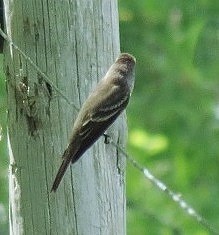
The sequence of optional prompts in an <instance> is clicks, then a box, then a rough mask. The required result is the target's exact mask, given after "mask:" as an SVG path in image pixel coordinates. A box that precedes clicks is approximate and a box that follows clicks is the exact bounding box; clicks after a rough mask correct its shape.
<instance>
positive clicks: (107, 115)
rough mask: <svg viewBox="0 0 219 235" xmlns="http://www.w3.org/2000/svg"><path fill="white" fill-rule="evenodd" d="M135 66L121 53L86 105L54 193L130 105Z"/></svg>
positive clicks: (76, 121) (66, 154)
mask: <svg viewBox="0 0 219 235" xmlns="http://www.w3.org/2000/svg"><path fill="white" fill-rule="evenodd" d="M135 64H136V59H135V57H134V56H133V55H131V54H128V53H121V54H120V55H119V56H118V58H117V59H116V60H115V62H114V63H113V64H112V65H111V67H110V68H109V70H108V71H107V73H106V75H105V76H104V77H103V78H102V79H101V80H100V82H99V83H98V84H97V86H96V88H95V89H94V90H93V91H92V92H91V94H90V95H89V96H88V98H87V99H86V101H85V102H84V104H83V105H82V107H81V109H80V111H79V113H78V116H77V118H76V120H75V122H74V125H73V130H72V133H71V136H70V141H69V144H68V147H67V149H66V150H65V151H64V153H63V156H62V164H61V166H60V167H59V170H58V173H57V175H56V177H55V180H54V182H53V185H52V188H51V192H52V191H54V192H55V191H56V190H57V188H58V186H59V184H60V182H61V180H62V178H63V176H64V174H65V172H66V170H67V168H68V166H69V165H70V163H72V164H73V163H75V162H76V161H77V160H78V159H79V158H80V157H81V156H82V155H83V154H84V152H85V151H86V150H87V149H88V148H90V147H91V146H92V145H93V144H94V143H95V142H96V141H97V140H98V138H99V137H100V136H101V135H103V134H104V132H105V131H106V130H107V128H108V127H109V126H110V125H111V124H112V123H113V122H114V121H115V120H116V118H117V117H118V116H119V115H120V114H121V113H122V111H123V110H124V109H125V108H126V106H127V105H128V102H129V98H130V96H131V93H132V90H133V87H134V81H135Z"/></svg>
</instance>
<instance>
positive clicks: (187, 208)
mask: <svg viewBox="0 0 219 235" xmlns="http://www.w3.org/2000/svg"><path fill="white" fill-rule="evenodd" d="M0 35H1V36H2V37H3V38H4V39H5V40H6V41H7V42H8V43H9V44H10V45H12V46H13V48H14V49H15V50H17V51H18V52H19V53H20V54H21V55H22V56H23V57H24V59H26V60H27V61H28V62H29V63H30V65H32V66H33V68H34V69H36V71H37V72H38V73H39V74H40V75H41V76H42V77H43V79H44V80H45V81H46V82H48V83H49V84H50V85H51V86H52V87H53V88H54V90H56V91H57V92H58V93H59V94H60V95H61V96H62V97H63V98H64V99H65V100H66V101H67V103H68V104H69V105H73V107H74V108H75V109H76V110H77V111H78V110H79V108H78V107H77V106H76V105H75V104H74V103H72V102H70V101H69V99H68V98H67V97H66V96H65V95H64V94H63V92H62V91H61V90H60V89H59V88H58V87H57V86H56V85H55V84H53V83H52V82H51V80H50V78H49V77H48V76H47V75H46V74H45V73H43V72H42V71H41V69H40V68H39V67H38V66H37V65H36V64H35V63H34V62H33V61H32V60H31V59H30V58H29V57H28V56H27V55H26V54H25V53H24V52H23V51H22V50H21V49H20V48H19V47H18V46H16V45H15V44H14V43H13V42H12V40H10V39H9V37H8V36H7V35H6V34H5V33H4V32H3V31H2V29H1V28H0ZM103 136H104V137H105V138H106V137H108V136H107V135H105V134H104V135H103ZM107 142H108V141H107ZM109 142H110V143H111V144H112V145H113V146H114V147H116V148H117V149H118V150H119V151H120V152H121V153H122V154H123V155H124V156H125V157H126V159H127V160H128V161H129V162H130V163H131V165H133V166H134V167H135V168H136V169H137V170H139V171H140V172H142V173H143V175H144V177H145V178H146V179H148V180H149V181H150V182H151V183H152V184H153V185H155V186H156V187H157V188H158V189H160V190H161V191H163V192H165V193H166V194H167V195H168V196H169V197H170V198H171V200H173V201H174V202H176V203H177V204H178V205H179V206H180V208H182V209H183V210H184V211H185V212H186V213H187V214H188V215H189V216H191V217H193V218H195V220H196V221H197V222H198V223H200V224H201V225H202V226H204V227H205V228H206V229H207V230H208V231H209V232H211V233H212V234H215V235H219V232H218V231H217V230H216V229H215V228H214V227H213V226H212V225H210V224H209V222H208V221H207V220H206V219H205V218H203V217H202V216H201V215H199V214H198V213H197V212H196V211H195V210H194V209H193V208H192V207H191V206H190V205H189V204H188V203H187V202H186V201H185V200H184V199H183V198H182V196H181V194H178V193H175V192H173V191H172V190H171V189H169V187H167V186H166V185H165V184H164V183H163V182H162V181H160V180H158V179H157V178H156V177H155V176H154V175H153V174H152V173H151V172H150V171H149V170H148V169H147V168H146V167H143V166H142V165H141V164H139V163H138V162H137V161H136V160H134V158H132V157H130V155H128V153H127V152H126V151H125V150H124V149H123V148H122V147H121V146H119V145H118V144H117V143H115V142H114V141H113V140H112V139H111V138H110V141H109Z"/></svg>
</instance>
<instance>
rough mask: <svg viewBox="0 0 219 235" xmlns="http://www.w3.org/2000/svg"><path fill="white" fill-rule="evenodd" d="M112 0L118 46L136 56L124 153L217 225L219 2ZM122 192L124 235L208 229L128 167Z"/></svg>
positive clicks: (198, 231)
mask: <svg viewBox="0 0 219 235" xmlns="http://www.w3.org/2000/svg"><path fill="white" fill-rule="evenodd" d="M119 3H120V37H121V50H122V51H124V52H130V53H133V54H134V55H135V56H136V57H137V71H136V86H135V89H134V92H133V96H132V99H131V104H130V105H129V107H128V122H129V152H130V153H131V154H132V155H133V156H135V158H137V159H138V161H139V162H141V163H142V164H144V165H145V166H147V167H148V168H149V169H151V170H152V172H153V173H154V174H155V175H156V176H157V177H158V178H160V179H161V180H163V181H164V182H165V183H167V185H169V186H170V187H171V188H173V189H174V190H175V191H177V192H178V191H179V192H180V193H182V194H183V195H184V197H185V198H186V200H187V201H188V202H189V203H190V204H191V205H193V206H194V207H195V208H196V209H197V211H198V212H200V213H201V214H202V215H203V216H204V217H205V218H207V220H208V221H210V223H211V224H212V225H217V224H218V221H219V210H218V209H219V206H218V205H219V204H218V202H217V200H215V199H216V198H217V195H218V194H219V187H218V184H217V182H218V180H219V171H218V163H219V158H218V155H219V148H218V135H219V129H218V127H219V125H218V118H219V116H218V101H219V100H218V89H217V87H218V74H219V66H218V64H219V37H218V32H219V20H218V14H219V5H218V4H217V1H188V0H187V1H182V0H181V1H170V0H169V1H158V0H147V1H145V0H138V1H132V0H120V1H119ZM127 197H128V202H129V204H128V207H129V205H131V206H130V209H129V210H128V217H127V219H128V221H127V224H128V228H127V231H128V234H208V232H207V231H206V230H205V229H203V227H201V225H200V224H197V222H195V221H194V220H192V219H191V218H189V217H188V215H186V214H185V213H183V212H182V211H181V209H180V208H178V207H177V205H175V204H174V203H173V202H171V201H170V200H169V199H167V198H166V196H165V195H164V194H162V193H160V192H159V191H158V190H156V189H154V186H151V184H150V183H149V182H147V181H146V180H145V179H143V176H142V175H141V174H140V173H139V172H136V170H135V169H132V167H131V166H129V167H128V172H127ZM148 211H150V212H148ZM145 213H146V214H147V216H145V215H144V214H145ZM151 214H153V216H154V217H155V218H156V219H155V220H156V222H155V221H154V220H152V219H151ZM143 231H144V232H143Z"/></svg>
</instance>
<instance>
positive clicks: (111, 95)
mask: <svg viewBox="0 0 219 235" xmlns="http://www.w3.org/2000/svg"><path fill="white" fill-rule="evenodd" d="M103 97H105V99H102V100H101V102H100V103H98V104H97V105H96V107H95V108H94V109H93V110H92V112H91V113H89V114H88V115H87V117H86V119H85V120H84V122H83V124H82V126H81V128H80V133H79V135H80V136H81V137H82V138H83V139H84V138H86V137H87V136H89V135H90V134H91V132H93V131H94V130H95V128H100V129H104V130H103V131H105V130H106V129H107V128H108V126H109V125H110V124H111V123H112V122H113V121H114V120H115V119H116V117H117V116H118V115H119V114H120V113H121V112H122V111H123V110H124V109H125V107H126V106H127V104H128V101H129V97H130V96H129V94H128V93H123V92H122V91H121V90H119V87H117V86H115V87H114V88H113V89H110V91H109V92H108V94H107V93H106V94H105V95H104V96H103ZM102 127H103V128H102Z"/></svg>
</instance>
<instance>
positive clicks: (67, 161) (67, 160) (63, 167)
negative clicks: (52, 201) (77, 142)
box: [51, 149, 71, 192]
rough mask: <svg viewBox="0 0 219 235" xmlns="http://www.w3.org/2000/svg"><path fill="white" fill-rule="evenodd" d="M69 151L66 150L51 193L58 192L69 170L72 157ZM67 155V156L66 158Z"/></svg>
mask: <svg viewBox="0 0 219 235" xmlns="http://www.w3.org/2000/svg"><path fill="white" fill-rule="evenodd" d="M67 151H68V149H66V150H65V153H64V154H63V161H62V165H61V166H60V167H59V170H58V173H57V175H56V178H55V180H54V182H53V185H52V188H51V192H52V191H54V192H55V191H56V190H57V188H58V186H59V184H60V182H61V180H62V178H63V176H64V174H65V172H66V170H67V168H68V165H69V164H70V162H71V157H70V156H68V154H67ZM65 155H67V156H65Z"/></svg>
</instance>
